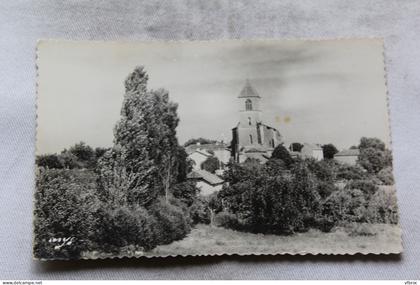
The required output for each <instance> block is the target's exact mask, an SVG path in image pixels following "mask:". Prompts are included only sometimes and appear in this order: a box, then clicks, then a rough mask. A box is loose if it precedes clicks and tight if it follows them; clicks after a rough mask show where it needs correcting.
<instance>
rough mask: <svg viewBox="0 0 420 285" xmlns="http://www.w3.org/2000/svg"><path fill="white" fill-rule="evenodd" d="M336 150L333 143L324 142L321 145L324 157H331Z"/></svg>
mask: <svg viewBox="0 0 420 285" xmlns="http://www.w3.org/2000/svg"><path fill="white" fill-rule="evenodd" d="M337 152H338V150H337V148H336V147H335V146H334V145H333V144H331V143H330V144H324V145H323V146H322V153H323V155H324V159H333V158H334V155H335V154H336V153H337Z"/></svg>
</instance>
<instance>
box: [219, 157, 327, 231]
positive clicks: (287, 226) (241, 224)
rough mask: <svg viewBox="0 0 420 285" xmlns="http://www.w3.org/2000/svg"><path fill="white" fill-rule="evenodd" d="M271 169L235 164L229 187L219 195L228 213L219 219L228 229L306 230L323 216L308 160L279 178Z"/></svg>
mask: <svg viewBox="0 0 420 285" xmlns="http://www.w3.org/2000/svg"><path fill="white" fill-rule="evenodd" d="M271 167H272V165H271V166H270V167H269V168H267V167H261V166H259V167H256V166H253V167H252V168H250V167H249V166H248V165H238V164H233V165H232V166H231V167H230V169H229V170H228V171H227V174H226V178H227V182H229V183H228V184H226V185H225V186H224V188H223V189H222V190H221V191H220V192H219V193H218V198H219V199H220V200H221V204H222V205H223V208H224V209H225V212H226V213H223V214H220V215H219V214H218V215H217V216H216V220H217V221H218V223H220V224H223V225H224V226H226V227H232V228H235V229H239V230H243V231H249V232H254V233H274V234H290V233H292V232H294V231H305V230H307V229H308V228H309V227H310V226H312V225H313V224H314V220H313V219H312V218H314V217H318V216H320V214H321V201H320V196H319V194H318V192H317V183H316V179H315V176H314V175H313V174H312V173H311V172H310V171H309V169H308V168H307V167H306V164H305V162H304V161H298V162H296V163H295V164H294V166H293V167H292V169H291V170H290V171H286V172H277V173H276V174H275V175H273V174H274V172H273V171H272V169H271Z"/></svg>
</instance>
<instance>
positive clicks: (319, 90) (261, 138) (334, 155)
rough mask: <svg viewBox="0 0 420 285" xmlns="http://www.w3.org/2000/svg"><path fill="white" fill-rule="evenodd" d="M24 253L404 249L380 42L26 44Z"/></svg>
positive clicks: (76, 255) (90, 255)
mask: <svg viewBox="0 0 420 285" xmlns="http://www.w3.org/2000/svg"><path fill="white" fill-rule="evenodd" d="M37 76H38V79H37V80H38V81H37V130H36V158H35V164H36V167H35V172H36V173H35V176H36V178H35V179H36V181H35V194H34V221H33V227H34V240H33V256H34V258H36V259H40V260H67V259H97V258H114V257H142V256H146V257H167V256H202V255H224V254H228V255H231V254H237V255H276V254H291V255H295V254H299V255H303V254H312V255H316V254H334V255H343V254H350V255H353V254H358V253H361V254H398V253H401V252H402V243H401V229H400V225H399V215H398V206H397V198H396V188H395V181H394V176H393V167H392V152H391V150H392V144H391V140H390V127H389V116H388V99H387V86H386V71H385V68H384V49H383V41H382V40H381V39H342V40H219V41H154V42H153V41H151V42H130V41H127V42H123V41H121V42H118V41H115V42H111V41H110V42H106V41H64V40H42V41H39V42H38V46H37Z"/></svg>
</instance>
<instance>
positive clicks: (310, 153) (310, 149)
mask: <svg viewBox="0 0 420 285" xmlns="http://www.w3.org/2000/svg"><path fill="white" fill-rule="evenodd" d="M300 154H301V157H303V158H311V157H312V158H315V159H316V160H322V159H323V158H324V152H323V151H322V147H321V145H319V144H310V143H304V144H303V147H302V149H301V150H300Z"/></svg>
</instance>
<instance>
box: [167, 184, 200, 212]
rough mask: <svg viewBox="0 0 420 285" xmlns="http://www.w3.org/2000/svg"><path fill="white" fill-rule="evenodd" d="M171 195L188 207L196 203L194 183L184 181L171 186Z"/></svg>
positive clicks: (196, 190) (196, 191)
mask: <svg viewBox="0 0 420 285" xmlns="http://www.w3.org/2000/svg"><path fill="white" fill-rule="evenodd" d="M171 193H172V195H173V196H174V197H175V198H177V199H179V200H180V201H181V202H183V203H184V204H185V205H187V206H188V207H189V206H191V205H192V204H193V203H194V202H195V201H196V199H197V193H198V189H197V187H196V184H195V182H193V181H185V182H181V183H178V184H175V185H173V186H172V188H171Z"/></svg>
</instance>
